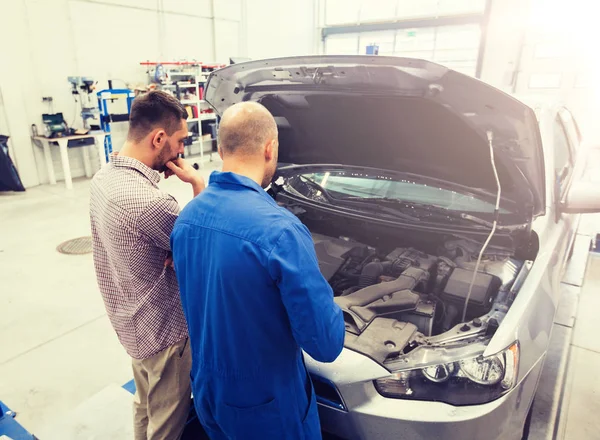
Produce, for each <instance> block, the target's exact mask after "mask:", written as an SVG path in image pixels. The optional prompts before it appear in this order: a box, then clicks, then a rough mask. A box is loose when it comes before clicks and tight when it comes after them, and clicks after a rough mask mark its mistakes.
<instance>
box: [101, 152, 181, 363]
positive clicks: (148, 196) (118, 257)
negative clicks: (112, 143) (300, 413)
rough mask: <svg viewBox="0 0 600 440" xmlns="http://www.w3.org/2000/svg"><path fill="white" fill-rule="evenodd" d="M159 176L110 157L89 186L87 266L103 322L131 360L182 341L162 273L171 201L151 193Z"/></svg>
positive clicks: (168, 272)
mask: <svg viewBox="0 0 600 440" xmlns="http://www.w3.org/2000/svg"><path fill="white" fill-rule="evenodd" d="M159 181H160V175H159V174H158V172H156V171H154V170H152V169H150V168H149V167H147V166H146V165H144V164H143V163H141V162H139V161H138V160H135V159H132V158H129V157H122V156H116V157H114V158H113V159H112V162H111V163H110V164H108V165H106V166H105V167H104V168H102V169H101V170H100V171H99V172H98V173H97V174H96V175H95V176H94V179H93V181H92V185H91V200H90V219H91V224H92V237H93V249H94V265H95V268H96V276H97V279H98V286H99V288H100V292H101V293H102V297H103V299H104V305H105V306H106V311H107V313H108V317H109V319H110V321H111V323H112V326H113V328H114V329H115V331H116V333H117V335H118V337H119V340H120V341H121V344H123V346H124V347H125V350H127V353H128V354H129V355H130V356H131V357H132V358H135V359H145V358H148V357H150V356H152V355H154V354H156V353H158V352H159V351H162V350H164V349H165V348H167V347H169V346H170V345H172V344H174V343H176V342H178V341H180V340H181V339H183V338H185V337H187V325H186V322H185V317H184V315H183V310H182V307H181V299H180V296H179V288H178V285H177V278H176V276H175V272H174V271H173V270H172V269H171V268H170V267H169V268H168V267H165V264H164V263H165V259H166V258H167V257H168V255H169V251H170V243H169V239H170V235H171V231H172V229H173V225H174V223H175V220H176V219H177V216H178V214H179V205H178V204H177V201H176V200H175V199H174V198H173V197H172V196H170V195H169V194H166V193H164V192H162V191H161V190H159V189H158V182H159Z"/></svg>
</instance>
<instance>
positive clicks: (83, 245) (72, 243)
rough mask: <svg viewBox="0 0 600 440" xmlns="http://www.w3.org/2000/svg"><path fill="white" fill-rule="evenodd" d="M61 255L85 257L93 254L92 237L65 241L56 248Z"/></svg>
mask: <svg viewBox="0 0 600 440" xmlns="http://www.w3.org/2000/svg"><path fill="white" fill-rule="evenodd" d="M56 250H57V251H58V252H60V253H61V254H69V255H83V254H89V253H90V252H92V237H79V238H74V239H73V240H68V241H65V242H64V243H61V244H59V245H58V247H57V248H56Z"/></svg>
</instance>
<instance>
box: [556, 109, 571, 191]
mask: <svg viewBox="0 0 600 440" xmlns="http://www.w3.org/2000/svg"><path fill="white" fill-rule="evenodd" d="M571 151H572V147H571V144H570V142H569V137H568V135H567V132H566V130H565V127H564V125H563V123H562V121H561V119H560V117H558V116H557V117H556V119H555V121H554V172H555V174H554V176H555V179H556V185H557V189H558V191H557V195H558V196H561V195H562V193H563V191H564V189H565V187H566V184H567V182H568V179H569V177H570V175H571V172H572V170H573V158H572V154H571Z"/></svg>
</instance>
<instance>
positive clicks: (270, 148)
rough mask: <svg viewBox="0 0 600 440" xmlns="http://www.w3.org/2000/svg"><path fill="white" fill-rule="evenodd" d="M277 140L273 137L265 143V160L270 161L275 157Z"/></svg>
mask: <svg viewBox="0 0 600 440" xmlns="http://www.w3.org/2000/svg"><path fill="white" fill-rule="evenodd" d="M275 142H277V140H276V139H271V140H270V141H269V142H268V143H267V145H265V161H267V162H270V161H271V160H273V158H274V157H275Z"/></svg>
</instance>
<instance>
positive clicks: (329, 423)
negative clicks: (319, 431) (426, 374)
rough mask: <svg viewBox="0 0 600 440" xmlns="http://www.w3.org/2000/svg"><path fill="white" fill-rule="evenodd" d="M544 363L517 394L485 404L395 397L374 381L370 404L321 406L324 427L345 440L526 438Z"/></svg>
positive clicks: (530, 375)
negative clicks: (345, 407)
mask: <svg viewBox="0 0 600 440" xmlns="http://www.w3.org/2000/svg"><path fill="white" fill-rule="evenodd" d="M542 365H543V362H541V361H538V363H537V364H536V365H535V366H534V368H532V369H531V370H530V371H529V373H528V374H527V375H526V376H525V377H524V378H523V379H522V380H521V382H520V383H519V384H518V385H517V386H516V387H515V388H514V389H513V390H511V391H510V392H509V393H508V394H506V395H504V396H503V397H501V398H499V399H497V400H495V401H493V402H490V403H486V404H483V405H472V406H452V405H448V404H445V403H440V402H422V401H411V400H401V399H389V398H386V397H383V396H381V395H379V394H378V393H377V391H376V390H375V387H374V386H373V385H372V383H371V387H372V390H368V391H367V392H366V393H365V397H366V398H365V403H364V404H360V405H357V406H355V407H351V408H350V409H349V411H347V412H346V411H342V410H338V409H334V408H331V407H328V406H326V405H322V404H319V415H320V417H321V425H322V427H323V430H324V431H326V432H329V433H332V434H334V435H336V436H339V437H342V438H344V439H361V440H371V439H395V438H401V439H403V440H413V439H414V440H422V439H429V438H436V439H444V440H464V439H477V440H496V439H498V440H500V439H502V440H512V439H514V440H520V439H521V438H522V435H523V426H524V423H525V419H526V418H527V413H528V411H529V407H530V405H531V402H532V401H533V396H534V394H535V390H536V387H537V383H538V378H539V376H540V373H541V369H542ZM341 391H342V394H343V390H341Z"/></svg>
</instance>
